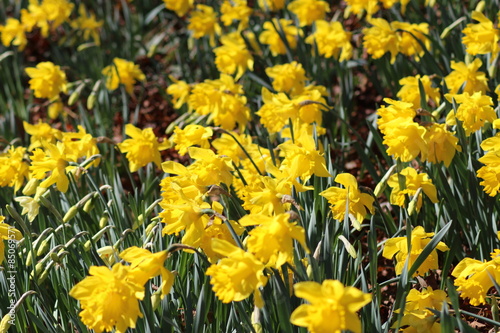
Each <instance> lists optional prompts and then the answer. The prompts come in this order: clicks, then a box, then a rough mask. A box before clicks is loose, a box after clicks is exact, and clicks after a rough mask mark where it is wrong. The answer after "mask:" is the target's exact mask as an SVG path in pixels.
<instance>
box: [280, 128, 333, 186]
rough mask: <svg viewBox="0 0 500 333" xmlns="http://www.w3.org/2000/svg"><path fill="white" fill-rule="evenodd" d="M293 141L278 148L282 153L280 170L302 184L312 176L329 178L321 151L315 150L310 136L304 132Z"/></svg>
mask: <svg viewBox="0 0 500 333" xmlns="http://www.w3.org/2000/svg"><path fill="white" fill-rule="evenodd" d="M297 134H299V135H297V136H296V137H295V140H294V141H292V140H288V141H286V142H284V143H282V144H281V145H279V146H278V147H279V148H280V149H281V150H282V151H283V152H284V155H285V159H284V160H283V161H282V163H281V166H280V170H282V171H284V172H286V173H287V174H288V175H290V177H291V178H297V177H300V178H301V179H302V180H303V181H304V182H305V181H307V180H308V179H309V178H310V177H311V176H312V175H313V174H314V175H316V176H318V177H331V176H332V175H331V174H330V173H329V172H328V170H327V167H326V161H325V157H324V156H323V153H322V151H320V150H318V149H316V144H315V142H314V138H313V136H312V135H310V134H309V133H307V132H306V131H300V132H299V133H297Z"/></svg>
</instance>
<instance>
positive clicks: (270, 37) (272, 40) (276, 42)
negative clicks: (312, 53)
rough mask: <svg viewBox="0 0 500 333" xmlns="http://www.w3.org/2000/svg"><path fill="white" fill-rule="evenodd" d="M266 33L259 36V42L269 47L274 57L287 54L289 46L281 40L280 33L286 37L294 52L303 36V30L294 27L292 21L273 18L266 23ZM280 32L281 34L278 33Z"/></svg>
mask: <svg viewBox="0 0 500 333" xmlns="http://www.w3.org/2000/svg"><path fill="white" fill-rule="evenodd" d="M263 28H264V31H263V32H262V33H261V34H260V36H259V41H260V42H261V43H262V44H266V45H269V49H270V50H271V53H272V54H273V56H277V55H278V54H286V48H287V46H286V45H285V43H284V42H283V40H282V39H281V36H280V33H281V34H282V35H283V36H285V38H286V41H287V43H288V47H290V48H291V49H292V50H294V49H295V48H296V47H297V38H298V36H301V35H302V30H299V29H298V28H297V27H296V26H294V25H293V21H292V20H286V19H280V20H278V19H277V18H273V20H272V23H271V22H270V21H266V22H264V25H263ZM278 31H279V32H280V33H278Z"/></svg>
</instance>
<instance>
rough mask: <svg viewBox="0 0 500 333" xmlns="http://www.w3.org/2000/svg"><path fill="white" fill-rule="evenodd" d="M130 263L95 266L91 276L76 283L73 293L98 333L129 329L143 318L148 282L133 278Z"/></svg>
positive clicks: (84, 318)
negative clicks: (143, 305) (145, 288)
mask: <svg viewBox="0 0 500 333" xmlns="http://www.w3.org/2000/svg"><path fill="white" fill-rule="evenodd" d="M131 270H132V268H131V267H130V266H125V265H122V264H115V265H114V266H113V268H112V269H109V268H108V267H103V266H91V267H90V269H89V274H90V276H88V277H86V278H85V279H83V280H82V281H80V282H79V283H78V284H76V285H75V286H74V287H73V288H72V289H71V290H70V292H69V295H70V296H71V297H73V298H76V299H77V300H79V301H80V306H81V308H82V309H83V310H82V312H80V318H81V320H82V322H83V323H84V324H85V325H87V327H88V328H89V329H93V330H94V331H95V332H96V333H101V332H103V331H111V330H113V328H114V329H115V330H116V331H115V332H116V333H125V332H126V331H127V329H128V328H129V327H130V328H135V324H136V321H137V318H138V317H141V318H142V316H143V315H142V313H141V311H140V309H139V300H142V299H143V298H144V286H142V285H140V284H138V283H137V282H136V281H135V280H134V279H131V275H130V273H131Z"/></svg>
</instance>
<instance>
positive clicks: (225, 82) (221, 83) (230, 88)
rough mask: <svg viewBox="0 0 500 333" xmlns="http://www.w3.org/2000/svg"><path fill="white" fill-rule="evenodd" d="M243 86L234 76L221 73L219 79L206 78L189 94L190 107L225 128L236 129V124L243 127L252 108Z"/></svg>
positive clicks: (248, 118)
mask: <svg viewBox="0 0 500 333" xmlns="http://www.w3.org/2000/svg"><path fill="white" fill-rule="evenodd" d="M246 104H247V98H246V97H245V95H244V91H243V87H242V86H241V85H240V84H238V83H236V82H235V80H234V78H233V77H231V76H230V75H227V74H221V76H220V79H218V80H205V81H204V82H201V83H198V84H196V85H195V86H194V87H193V89H192V91H191V95H190V96H189V107H190V109H192V110H194V111H195V112H196V113H198V114H200V115H203V116H204V115H208V116H209V117H208V119H207V122H208V123H210V122H214V124H215V125H216V126H220V127H222V128H223V129H225V130H229V131H231V130H234V128H235V126H236V124H238V127H239V128H240V129H243V128H244V127H245V125H246V124H247V122H248V121H249V120H250V109H249V108H248V107H247V105H246Z"/></svg>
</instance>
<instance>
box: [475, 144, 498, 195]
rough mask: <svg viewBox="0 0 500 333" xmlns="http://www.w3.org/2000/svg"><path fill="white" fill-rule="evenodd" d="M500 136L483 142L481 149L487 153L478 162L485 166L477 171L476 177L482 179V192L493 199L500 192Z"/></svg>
mask: <svg viewBox="0 0 500 333" xmlns="http://www.w3.org/2000/svg"><path fill="white" fill-rule="evenodd" d="M498 147H500V134H497V135H496V136H494V137H491V138H488V139H485V140H483V142H482V143H481V148H482V149H483V150H485V151H487V153H486V154H485V155H484V156H483V157H481V158H480V159H479V160H478V161H479V162H481V163H483V164H485V165H484V166H483V167H481V168H480V169H479V170H478V171H477V176H478V177H479V178H482V179H483V181H482V182H481V183H480V185H481V186H484V192H486V193H487V194H488V195H490V196H492V197H494V196H495V195H497V193H498V192H500V149H499V148H498Z"/></svg>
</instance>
